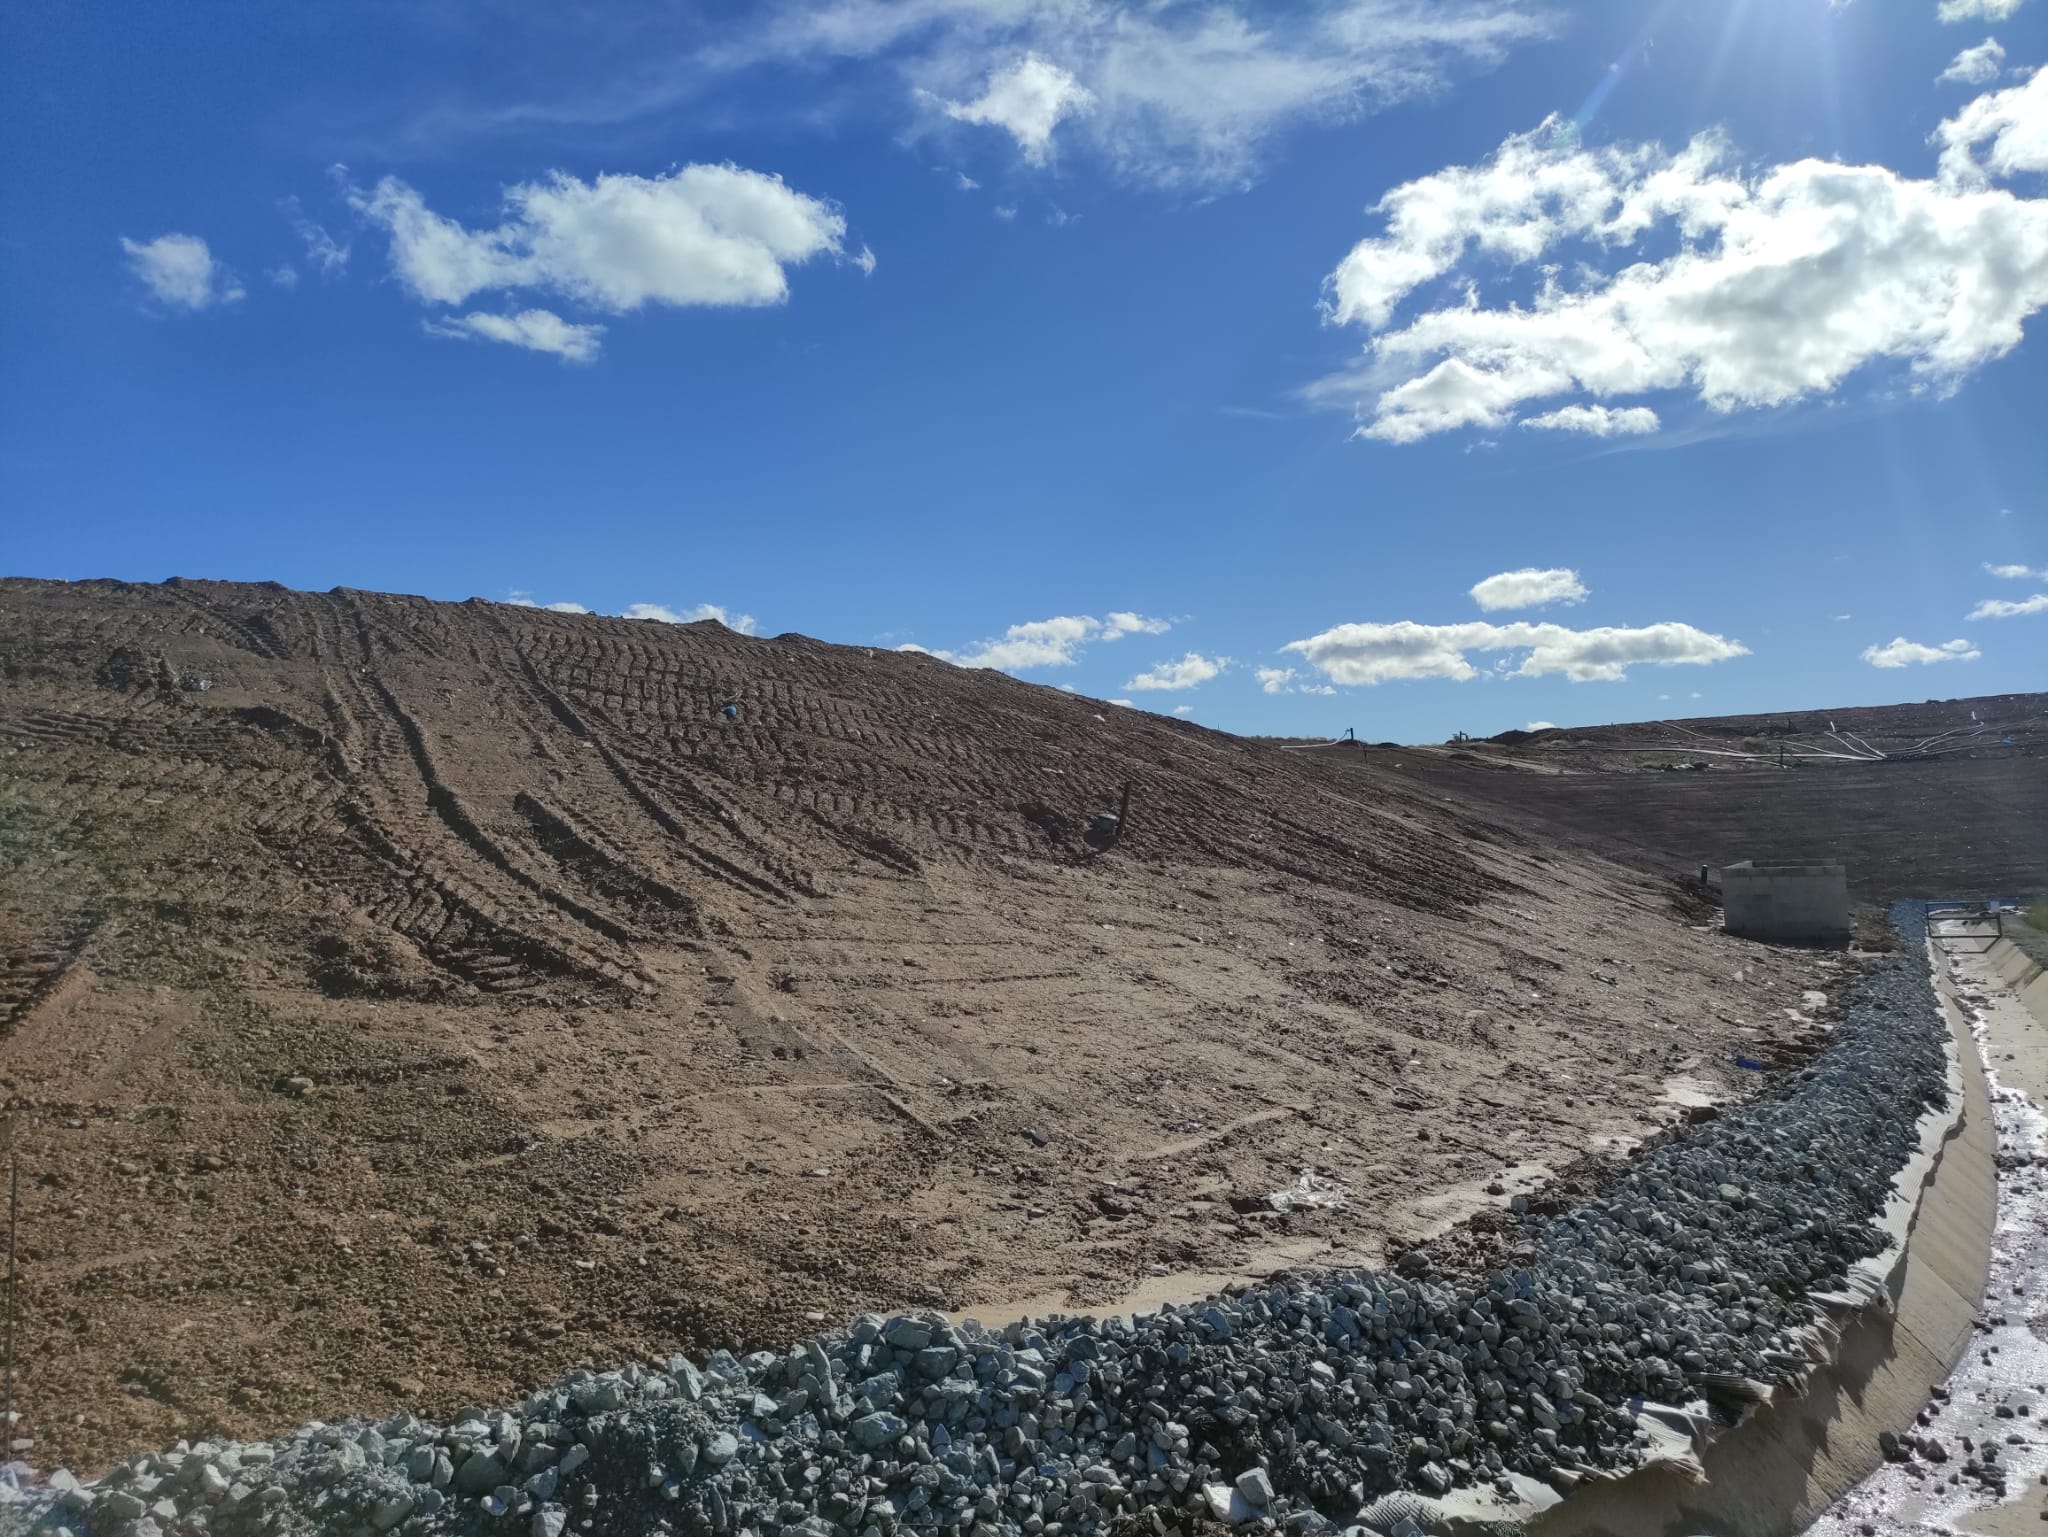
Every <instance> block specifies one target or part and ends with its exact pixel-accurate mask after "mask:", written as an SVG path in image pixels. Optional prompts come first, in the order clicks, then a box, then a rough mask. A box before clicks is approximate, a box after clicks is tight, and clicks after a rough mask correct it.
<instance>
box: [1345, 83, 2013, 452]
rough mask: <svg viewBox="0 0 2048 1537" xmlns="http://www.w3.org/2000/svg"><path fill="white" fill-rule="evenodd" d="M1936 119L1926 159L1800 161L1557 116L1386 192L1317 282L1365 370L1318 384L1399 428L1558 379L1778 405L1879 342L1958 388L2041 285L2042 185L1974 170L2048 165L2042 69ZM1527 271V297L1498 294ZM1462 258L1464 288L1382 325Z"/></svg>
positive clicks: (1445, 426)
mask: <svg viewBox="0 0 2048 1537" xmlns="http://www.w3.org/2000/svg"><path fill="white" fill-rule="evenodd" d="M1936 138H1937V140H1938V141H1939V142H1940V144H1941V145H1942V146H1943V148H1942V164H1943V173H1942V174H1941V176H1939V177H1937V178H1935V179H1931V180H1917V179H1914V178H1911V177H1906V176H1902V175H1900V174H1899V173H1898V172H1895V171H1892V170H1890V169H1888V168H1886V167H1883V166H1869V165H1863V166H1857V165H1843V164H1839V163H1836V162H1833V161H1824V160H1812V159H1809V160H1801V161H1796V162H1793V163H1791V164H1786V165H1778V166H1770V167H1766V168H1764V169H1763V170H1761V171H1760V172H1756V173H1751V172H1749V171H1747V170H1745V169H1744V168H1743V167H1742V166H1740V164H1739V163H1738V162H1737V160H1736V157H1735V155H1734V151H1733V149H1732V147H1731V146H1730V144H1729V143H1728V141H1727V140H1726V139H1725V138H1724V137H1723V136H1722V135H1720V134H1719V133H1716V132H1709V133H1705V134H1702V135H1700V136H1698V137H1697V138H1695V139H1693V140H1692V141H1691V143H1689V144H1688V145H1686V146H1685V148H1683V149H1682V150H1680V151H1678V152H1676V153H1672V152H1669V151H1667V150H1665V149H1663V148H1661V147H1659V146H1657V145H1641V144H1638V145H1629V144H1621V145H1612V146H1605V147H1601V148H1594V149H1589V148H1586V147H1584V146H1583V145H1582V144H1581V143H1580V141H1579V139H1578V136H1577V135H1576V133H1575V132H1574V131H1573V130H1572V128H1571V126H1570V125H1569V124H1567V123H1565V122H1563V121H1562V120H1559V119H1555V118H1553V119H1551V120H1550V121H1548V122H1546V123H1544V124H1543V125H1542V126H1541V127H1540V128H1538V129H1537V130H1535V131H1534V132H1533V133H1526V134H1518V135H1515V136H1513V137H1511V138H1510V139H1508V140H1507V141H1506V142H1505V143H1504V144H1502V145H1501V146H1500V148H1499V150H1497V151H1496V152H1495V154H1494V155H1493V156H1492V157H1491V158H1490V159H1488V160H1487V161H1485V162H1483V163H1481V164H1479V165H1475V166H1456V167H1451V168H1449V169H1447V170H1443V171H1439V172H1435V173H1433V174H1431V175H1428V176H1424V177H1421V178H1418V179H1417V180H1415V181H1412V182H1409V183H1405V184H1404V185H1402V186H1399V187H1396V188H1394V189H1393V190H1392V191H1391V192H1389V193H1387V194H1386V196H1385V197H1383V198H1382V199H1381V200H1380V202H1379V203H1378V204H1377V205H1376V210H1375V211H1376V212H1377V213H1378V214H1379V215H1380V216H1381V218H1382V219H1383V221H1384V224H1385V233H1384V234H1382V235H1378V236H1374V237H1371V238H1368V239H1366V240H1362V241H1360V242H1359V243H1358V244H1357V245H1356V246H1354V247H1353V248H1352V250H1351V251H1350V253H1349V254H1348V255H1346V256H1345V258H1344V259H1343V261H1342V262H1341V263H1339V264H1338V266H1337V268H1336V269H1335V270H1334V271H1333V272H1332V273H1331V274H1330V276H1329V278H1328V280H1327V283H1326V314H1327V315H1328V317H1329V318H1330V320H1332V321H1333V322H1335V323H1340V324H1356V325H1360V326H1363V327H1365V328H1367V329H1369V330H1371V331H1373V332H1374V333H1375V335H1374V337H1373V339H1372V341H1371V342H1370V344H1369V346H1368V350H1367V355H1366V358H1365V360H1364V362H1363V364H1362V365H1361V366H1360V367H1357V368H1354V369H1352V370H1349V371H1347V372H1345V373H1343V374H1340V375H1337V376H1334V377H1333V378H1331V379H1329V380H1325V381H1323V382H1322V383H1321V384H1319V385H1316V386H1311V388H1310V390H1309V391H1308V392H1307V393H1308V394H1309V396H1310V398H1312V399H1319V400H1324V401H1329V400H1333V399H1344V398H1347V397H1348V398H1350V399H1352V400H1354V401H1356V402H1357V404H1358V408H1359V413H1360V417H1361V421H1362V425H1361V428H1360V431H1361V433H1362V434H1363V435H1365V436H1367V437H1372V438H1378V439H1381V440H1383V441H1386V442H1391V443H1410V442H1414V441H1416V440H1418V439H1420V438H1424V437H1427V436H1429V435H1431V434H1433V433H1438V432H1444V431H1448V430H1451V429H1454V428H1460V427H1478V428H1486V429H1494V428H1499V427H1502V426H1505V425H1506V424H1507V423H1509V422H1510V421H1512V420H1514V418H1515V416H1516V415H1517V413H1518V412H1519V410H1520V409H1521V408H1522V407H1523V406H1524V405H1526V404H1527V403H1529V402H1533V401H1539V400H1548V399H1554V398H1557V397H1560V396H1565V397H1569V396H1575V395H1576V396H1582V397H1590V399H1587V400H1581V401H1579V402H1576V403H1578V404H1597V403H1601V402H1605V401H1609V400H1612V399H1614V398H1616V397H1627V396H1640V395H1643V394H1647V393H1651V392H1655V391H1689V392H1691V393H1692V394H1693V395H1695V396H1696V397H1697V398H1698V399H1699V400H1700V401H1701V402H1703V403H1704V404H1705V405H1706V406H1707V407H1708V408H1709V409H1711V410H1713V411H1716V412H1729V411H1734V410H1737V409H1740V408H1744V407H1763V406H1778V405H1784V404H1787V403H1789V402H1792V401H1796V400H1800V399H1803V398H1807V397H1811V396H1817V395H1826V394H1828V393H1830V392H1832V391H1833V390H1835V389H1836V388H1837V387H1838V386H1839V385H1840V384H1841V383H1842V382H1843V381H1844V380H1845V379H1847V378H1848V377H1849V376H1850V375H1851V374H1853V373H1855V372H1856V371H1857V370H1858V369H1861V368H1863V367H1864V366H1866V365H1868V364H1872V363H1875V362H1878V361H1880V360H1889V361H1892V362H1895V363H1898V364H1903V365H1904V366H1905V367H1906V369H1907V370H1908V371H1909V372H1910V374H1911V375H1912V376H1913V377H1914V378H1915V379H1916V381H1917V382H1919V383H1920V384H1923V385H1925V386H1930V387H1933V388H1937V389H1945V388H1948V387H1951V386H1953V385H1954V384H1956V383H1957V382H1959V381H1960V380H1961V379H1962V378H1964V377H1965V376H1967V375H1968V374H1969V373H1970V372H1971V371H1972V370H1974V369H1976V368H1978V367H1980V366H1981V365H1983V364H1984V363H1986V362H1988V361H1990V360H1991V359H1993V358H1996V357H1999V356H2002V355H2003V354H2005V353H2006V352H2009V351H2010V350H2011V349H2012V348H2014V347H2015V346H2017V345H2018V344H2019V341H2020V338H2021V334H2022V327H2023V325H2024V322H2025V321H2026V320H2027V318H2028V317H2029V316H2031V315H2032V314H2034V313H2035V312H2036V311H2037V310H2039V309H2040V308H2042V306H2043V305H2044V304H2048V199H2043V198H2026V197H2020V196H2016V195H2015V194H2014V193H2013V192H2011V191H2009V190H2007V189H2004V188H1996V187H1992V186H1990V185H1989V184H1988V182H1987V181H1986V173H1987V172H1988V173H1990V174H1996V175H2008V174H2012V173H2013V172H2016V171H2020V170H2027V169H2038V168H2041V167H2044V166H2048V71H2043V72H2041V73H2038V74H2036V75H2035V76H2034V77H2033V79H2032V80H2031V81H2029V82H2028V83H2027V84H2026V85H2024V86H2018V87H2014V88H2013V89H2012V90H2009V91H2001V92H1996V93H1993V94H1992V95H1989V96H1985V97H1981V98H1979V99H1978V100H1976V101H1974V102H1972V103H1970V104H1969V105H1968V106H1967V107H1966V108H1965V109H1964V110H1963V111H1962V112H1961V113H1960V114H1958V116H1957V117H1956V118H1954V119H1952V120H1951V121H1949V122H1947V123H1944V124H1943V125H1942V126H1941V128H1940V129H1938V130H1937V133H1936ZM1980 146H1982V147H1983V148H1982V150H1981V155H1982V159H1981V163H1980V161H1979V159H1978V158H1977V156H1978V154H1979V147H1980ZM1468 263H1469V264H1471V270H1469V271H1468V270H1465V269H1466V268H1467V266H1468ZM1516 269H1529V270H1530V272H1531V274H1532V276H1533V280H1534V285H1535V286H1534V292H1533V294H1530V295H1528V296H1526V297H1522V296H1510V297H1506V298H1503V299H1502V300H1501V301H1500V302H1489V301H1488V300H1487V298H1486V297H1485V290H1486V286H1487V284H1488V282H1489V281H1490V280H1491V281H1498V280H1501V279H1504V278H1505V277H1507V276H1509V275H1511V274H1512V273H1513V272H1514V271H1515V270H1516ZM1607 269H1611V270H1607ZM1453 274H1461V275H1462V277H1463V280H1464V287H1463V289H1462V291H1461V293H1460V296H1459V298H1458V299H1457V301H1456V302H1454V303H1449V304H1446V305H1444V306H1442V307H1438V308H1425V309H1423V310H1422V312H1421V313H1419V314H1416V315H1414V316H1413V317H1412V318H1410V319H1408V320H1407V322H1406V323H1405V324H1403V325H1399V326H1396V325H1395V324H1394V317H1395V315H1396V312H1397V310H1398V309H1399V308H1400V307H1401V306H1402V305H1403V304H1404V303H1405V302H1406V301H1407V300H1408V299H1409V298H1410V297H1411V296H1413V295H1415V294H1416V293H1417V292H1418V291H1420V290H1423V289H1425V288H1427V287H1430V286H1431V285H1434V284H1436V283H1437V282H1438V281H1439V280H1441V279H1445V278H1448V277H1450V276H1452V275H1453ZM1629 409H1637V408H1635V407H1631V408H1629ZM1637 420H1640V419H1637Z"/></svg>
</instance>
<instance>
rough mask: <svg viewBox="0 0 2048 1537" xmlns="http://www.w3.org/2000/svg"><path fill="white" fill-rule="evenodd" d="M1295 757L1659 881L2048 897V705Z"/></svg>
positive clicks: (1793, 717)
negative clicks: (1751, 881) (1809, 865)
mask: <svg viewBox="0 0 2048 1537" xmlns="http://www.w3.org/2000/svg"><path fill="white" fill-rule="evenodd" d="M1292 750H1293V751H1294V753H1295V755H1296V756H1298V757H1305V758H1309V759H1312V760H1314V761H1316V762H1317V763H1319V764H1320V765H1321V766H1322V767H1323V768H1325V769H1326V770H1328V771H1329V772H1331V773H1332V774H1335V775H1338V776H1340V777H1343V778H1348V779H1353V780H1357V779H1359V778H1361V777H1363V778H1364V779H1366V780H1367V781H1369V782H1371V783H1375V784H1376V783H1380V782H1385V781H1388V780H1391V781H1393V782H1395V783H1403V784H1408V785H1411V786H1413V787H1414V789H1416V790H1418V791H1422V792H1424V793H1428V794H1434V795H1449V796H1452V797H1454V798H1455V799H1456V800H1457V801H1458V802H1460V803H1461V804H1467V805H1470V804H1472V803H1473V802H1478V803H1480V804H1491V805H1495V806H1499V807H1502V808H1505V809H1507V810H1508V811H1509V812H1510V813H1511V814H1513V815H1515V816H1517V817H1519V818H1540V819H1542V822H1543V823H1544V824H1547V825H1548V826H1549V827H1550V828H1551V832H1550V834H1549V836H1551V837H1553V838H1560V839H1564V840H1566V841H1570V842H1575V843H1578V844H1580V845H1582V846H1585V847H1589V848H1597V849H1601V850H1603V851H1609V852H1611V853H1612V854H1613V855H1614V857H1616V858H1618V859H1621V860H1624V861H1626V862H1628V863H1631V864H1635V865H1638V866H1640V867H1643V868H1648V869H1669V868H1671V867H1673V866H1679V867H1683V866H1686V865H1695V866H1696V865H1699V864H1710V865H1726V864H1733V863H1735V862H1737V861H1738V860H1744V859H1765V860H1808V859H1839V860H1842V861H1843V862H1844V863H1845V864H1846V865H1847V867H1848V872H1849V884H1850V891H1851V894H1852V895H1853V896H1854V897H1855V898H1856V899H1857V900H1858V901H1860V902H1862V903H1865V904H1868V905H1869V906H1870V907H1872V908H1877V907H1881V906H1883V905H1884V904H1886V903H1889V902H1892V901H1895V900H1898V899H1901V898H1914V897H1992V896H1995V897H2025V896H2029V895H2034V894H2038V893H2042V892H2048V813H2044V809H2043V808H2048V694H1997V695H1989V696H1986V697H1983V698H1977V699H1950V700H1929V701H1927V702H1926V703H1925V704H1906V705H1882V706H1865V707H1861V708H1857V709H1844V710H1799V711H1792V712H1788V713H1784V714H1776V715H1729V716H1717V717H1712V718H1704V719H1698V720H1677V721H1646V722H1641V723H1637V724H1632V725H1624V726H1589V727H1577V726H1575V727H1566V728H1562V729H1560V728H1550V729H1547V730H1544V731H1537V732H1529V731H1506V732H1502V733H1501V734H1500V735H1499V736H1497V737H1492V738H1489V739H1487V740H1484V741H1473V742H1457V743H1448V744H1444V745H1441V746H1430V747H1404V748H1394V747H1392V746H1391V744H1389V745H1388V746H1386V747H1383V748H1382V747H1376V748H1363V747H1361V746H1360V745H1359V744H1357V743H1355V742H1331V743H1320V744H1303V743H1296V744H1292ZM1357 793H1361V794H1365V793H1371V792H1370V791H1369V790H1368V789H1367V788H1366V786H1365V785H1363V784H1361V785H1359V786H1357ZM1874 916H1875V915H1874V914H1873V918H1874Z"/></svg>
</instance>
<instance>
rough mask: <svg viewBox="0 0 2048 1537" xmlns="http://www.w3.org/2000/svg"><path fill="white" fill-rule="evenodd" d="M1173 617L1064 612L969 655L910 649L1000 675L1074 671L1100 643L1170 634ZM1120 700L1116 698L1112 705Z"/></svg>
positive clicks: (1006, 632) (986, 643)
mask: <svg viewBox="0 0 2048 1537" xmlns="http://www.w3.org/2000/svg"><path fill="white" fill-rule="evenodd" d="M1172 628H1173V621H1172V620H1170V619H1152V618H1148V617H1147V616H1146V615H1144V614H1138V613H1133V612H1131V611H1130V610H1128V609H1117V610H1113V611H1112V612H1111V613H1110V614H1109V616H1108V617H1107V618H1106V619H1097V618H1095V617H1094V616H1092V615H1089V614H1060V615H1056V616H1055V617H1053V618H1051V619H1032V620H1027V621H1026V622H1025V623H1023V624H1013V625H1011V626H1010V627H1009V628H1008V629H1006V630H1004V631H1003V633H1002V634H1000V635H997V636H993V637H991V638H990V639H988V640H984V641H978V642H976V643H975V644H974V645H972V646H969V647H968V648H967V649H966V650H964V651H950V650H941V649H939V648H937V647H927V646H916V645H905V646H898V647H897V648H896V649H897V650H898V651H917V652H922V653H923V654H924V655H926V656H935V657H937V658H939V660H940V661H942V662H952V663H954V664H955V665H956V666H960V667H992V668H994V669H996V670H997V671H999V672H1024V671H1028V670H1029V669H1031V668H1034V667H1071V666H1073V664H1074V663H1075V662H1077V661H1079V660H1080V658H1081V653H1082V651H1083V650H1085V649H1086V648H1087V646H1088V645H1089V644H1090V643H1091V642H1094V641H1113V640H1120V639H1122V638H1123V637H1124V636H1126V635H1164V634H1165V633H1166V632H1167V631H1168V630H1170V629H1172ZM1114 702H1115V701H1114V700H1112V701H1111V703H1114Z"/></svg>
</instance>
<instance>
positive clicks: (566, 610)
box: [505, 592, 590, 614]
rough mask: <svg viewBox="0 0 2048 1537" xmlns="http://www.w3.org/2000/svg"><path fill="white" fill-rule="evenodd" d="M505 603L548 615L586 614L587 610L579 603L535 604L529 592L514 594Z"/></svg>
mask: <svg viewBox="0 0 2048 1537" xmlns="http://www.w3.org/2000/svg"><path fill="white" fill-rule="evenodd" d="M505 601H506V602H507V603H509V604H511V605H512V607H514V608H540V609H546V610H547V611H548V612H549V613H550V614H587V613H589V612H590V610H589V609H587V608H585V607H584V606H583V605H582V604H581V603H536V602H535V601H534V597H533V594H532V593H530V592H514V593H512V594H510V595H509V596H508V597H507V598H506V599H505Z"/></svg>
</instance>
